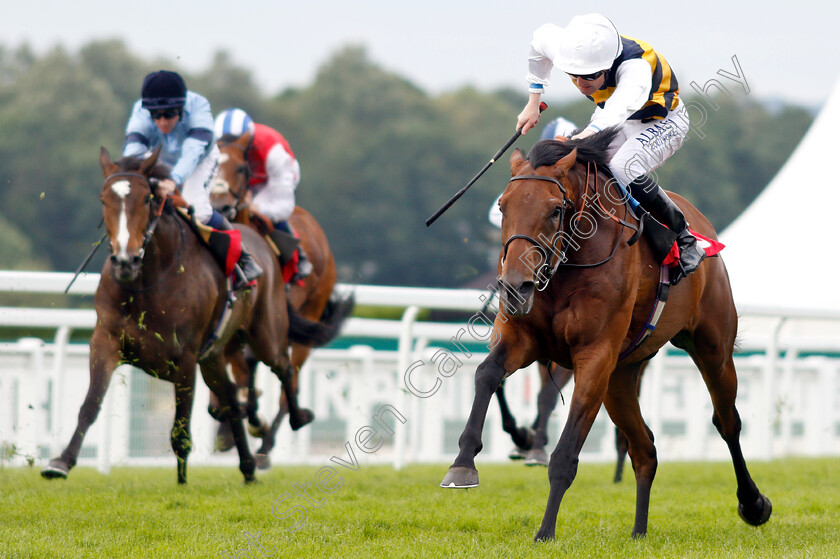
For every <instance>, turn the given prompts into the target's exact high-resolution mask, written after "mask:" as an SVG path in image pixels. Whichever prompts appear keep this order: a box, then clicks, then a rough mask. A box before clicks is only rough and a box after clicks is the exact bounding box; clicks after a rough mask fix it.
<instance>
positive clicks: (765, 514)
mask: <svg viewBox="0 0 840 559" xmlns="http://www.w3.org/2000/svg"><path fill="white" fill-rule="evenodd" d="M772 512H773V504H772V503H771V502H770V499H768V498H767V497H766V496H764V495H761V494H759V496H758V499H757V500H756V501H755V503H753V504H752V506H750V507H749V508H747V507H745V506H744V504H743V503H738V515H739V516H740V517H741V519H742V520H743V521H744V522H746V523H747V524H749V525H751V526H761V525H762V524H764V523H765V522H767V521H768V520H769V519H770V513H772Z"/></svg>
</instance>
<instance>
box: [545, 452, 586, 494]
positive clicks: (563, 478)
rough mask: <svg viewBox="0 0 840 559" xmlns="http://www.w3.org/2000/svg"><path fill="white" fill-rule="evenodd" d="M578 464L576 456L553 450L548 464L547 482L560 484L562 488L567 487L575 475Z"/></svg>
mask: <svg viewBox="0 0 840 559" xmlns="http://www.w3.org/2000/svg"><path fill="white" fill-rule="evenodd" d="M578 462H579V460H578V457H577V456H570V455H569V454H568V453H567V452H562V451H560V452H558V451H557V450H555V451H554V452H552V453H551V460H549V462H548V480H549V481H550V482H551V484H555V483H560V484H561V485H562V486H563V487H569V486H570V485H571V484H572V481H574V479H575V476H576V475H577V470H578Z"/></svg>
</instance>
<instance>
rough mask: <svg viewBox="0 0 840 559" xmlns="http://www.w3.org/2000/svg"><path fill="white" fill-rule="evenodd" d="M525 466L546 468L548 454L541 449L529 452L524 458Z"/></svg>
mask: <svg viewBox="0 0 840 559" xmlns="http://www.w3.org/2000/svg"><path fill="white" fill-rule="evenodd" d="M525 465H526V466H548V454H546V453H545V450H543V449H541V448H535V449H533V450H529V451H528V454H527V455H526V457H525Z"/></svg>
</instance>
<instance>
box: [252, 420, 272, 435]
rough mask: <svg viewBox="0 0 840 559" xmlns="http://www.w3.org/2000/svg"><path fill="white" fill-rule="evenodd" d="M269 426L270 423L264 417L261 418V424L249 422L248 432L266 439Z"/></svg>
mask: <svg viewBox="0 0 840 559" xmlns="http://www.w3.org/2000/svg"><path fill="white" fill-rule="evenodd" d="M268 432H269V427H268V423H266V421H265V419H263V418H262V417H261V418H260V424H259V425H251V424H250V423H249V424H248V433H249V434H250V435H251V436H252V437H255V438H257V439H264V438H265V436H266V435H268Z"/></svg>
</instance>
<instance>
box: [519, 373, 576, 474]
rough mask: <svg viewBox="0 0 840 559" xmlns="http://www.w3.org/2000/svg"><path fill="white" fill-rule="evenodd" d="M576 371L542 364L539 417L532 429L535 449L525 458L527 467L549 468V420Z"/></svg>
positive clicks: (538, 399) (538, 404)
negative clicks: (547, 451)
mask: <svg viewBox="0 0 840 559" xmlns="http://www.w3.org/2000/svg"><path fill="white" fill-rule="evenodd" d="M573 374H574V371H572V370H571V369H566V368H565V367H560V366H559V365H556V364H554V363H551V362H549V363H548V365H542V364H540V380H541V386H540V392H539V394H537V417H536V418H534V424H533V425H532V426H531V428H532V429H533V430H534V447H533V448H532V449H531V450H529V451H528V455H527V456H526V457H525V465H526V466H548V454H546V452H545V445H546V444H548V420H549V419H550V418H551V414H552V413H553V412H554V408H556V407H557V398H558V397H559V396H560V391H561V390H562V389H563V387H564V386H566V384H568V382H569V380H570V379H571V378H572V375H573Z"/></svg>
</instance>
